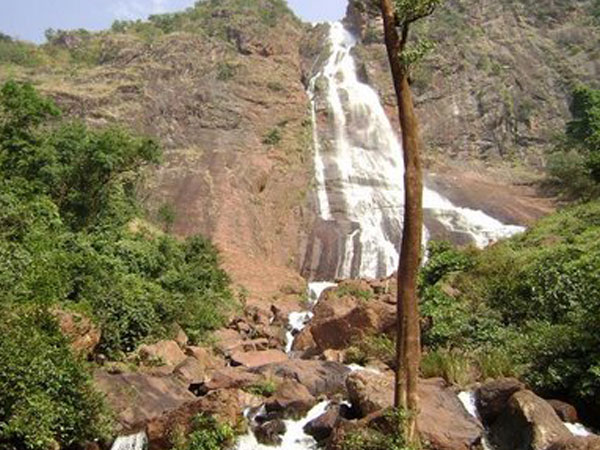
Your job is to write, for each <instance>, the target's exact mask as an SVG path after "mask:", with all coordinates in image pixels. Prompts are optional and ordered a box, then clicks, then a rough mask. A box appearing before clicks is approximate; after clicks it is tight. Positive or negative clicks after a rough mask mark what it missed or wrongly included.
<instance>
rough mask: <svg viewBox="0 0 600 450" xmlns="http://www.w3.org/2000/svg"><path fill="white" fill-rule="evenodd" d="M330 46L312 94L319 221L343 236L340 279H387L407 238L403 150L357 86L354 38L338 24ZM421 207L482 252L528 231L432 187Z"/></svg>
mask: <svg viewBox="0 0 600 450" xmlns="http://www.w3.org/2000/svg"><path fill="white" fill-rule="evenodd" d="M329 40H330V48H331V54H330V56H329V59H328V61H327V63H326V64H325V66H324V67H323V69H322V70H321V71H320V72H319V73H317V74H316V75H315V77H314V78H313V79H312V80H311V82H310V83H309V88H308V93H309V96H310V98H311V104H312V106H313V111H312V117H313V129H314V136H313V139H314V145H315V181H316V191H317V201H318V211H319V216H320V219H321V220H322V221H324V222H327V223H330V224H331V223H335V230H336V233H337V235H338V236H339V235H342V238H341V244H338V245H339V246H340V247H341V248H340V250H339V251H338V252H337V255H336V258H337V261H336V262H335V268H334V272H335V278H357V277H365V278H378V277H385V276H389V275H390V274H392V273H393V272H394V271H395V270H396V268H397V265H398V258H399V255H398V249H399V245H400V241H401V237H402V216H403V211H404V185H403V173H404V164H403V159H402V146H401V144H400V141H399V139H398V136H397V135H396V133H395V131H394V128H393V127H392V125H391V123H390V121H389V119H388V117H387V115H386V113H385V111H384V109H383V106H382V105H381V102H380V100H379V96H378V95H377V93H376V92H375V91H374V90H373V89H372V88H371V87H370V86H369V85H367V84H365V83H362V82H361V81H360V80H359V79H358V76H357V72H356V65H355V62H354V58H353V56H352V54H351V51H352V48H353V47H354V45H355V44H356V40H355V38H354V37H353V36H352V35H351V34H350V33H349V32H348V31H347V30H346V29H345V28H344V26H343V25H342V24H341V23H339V22H336V23H332V24H331V26H330V32H329ZM322 103H325V104H326V105H325V106H323V105H322ZM319 114H320V115H319ZM319 117H325V118H326V119H325V120H318V118H319ZM324 122H325V123H324ZM423 203H424V209H425V210H426V211H427V212H428V213H431V214H432V215H433V216H434V217H435V218H436V219H437V220H438V221H439V222H440V223H441V224H442V225H443V226H444V227H445V228H446V229H447V230H449V231H451V232H458V233H461V234H465V235H468V236H470V237H471V238H472V240H473V241H474V243H475V244H476V245H478V246H480V247H483V246H486V245H488V244H489V243H490V242H491V241H495V240H497V239H500V238H503V237H507V236H510V235H512V234H514V233H516V232H519V231H522V230H523V228H522V227H517V226H506V225H504V224H502V223H500V222H499V221H498V220H496V219H494V218H492V217H490V216H488V215H486V214H485V213H483V212H481V211H475V210H472V209H468V208H458V207H456V206H455V205H453V204H452V203H451V202H450V201H449V200H448V199H446V198H444V197H443V196H442V195H440V194H439V193H437V192H434V191H432V190H430V189H427V188H426V189H425V192H424V196H423ZM330 234H331V233H330ZM424 235H425V236H426V237H427V236H428V233H427V232H425V233H424ZM329 239H330V238H329ZM326 244H327V242H325V243H322V244H321V247H323V246H325V245H326ZM329 244H330V245H331V244H332V243H331V240H330V241H329Z"/></svg>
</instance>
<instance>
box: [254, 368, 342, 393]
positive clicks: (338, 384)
mask: <svg viewBox="0 0 600 450" xmlns="http://www.w3.org/2000/svg"><path fill="white" fill-rule="evenodd" d="M254 372H255V373H257V374H261V375H263V376H266V377H279V378H283V379H291V380H295V381H297V382H298V383H300V384H301V385H303V386H304V387H306V388H307V389H308V391H309V392H310V394H311V395H313V396H315V397H318V396H320V395H328V396H331V395H334V394H338V393H343V392H345V390H346V377H347V376H348V374H349V373H350V369H348V368H347V367H346V366H344V365H343V364H339V363H335V362H329V361H310V360H303V359H291V360H289V361H285V362H282V363H275V364H268V365H266V366H262V367H259V368H257V369H255V370H254Z"/></svg>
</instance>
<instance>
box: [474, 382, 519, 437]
mask: <svg viewBox="0 0 600 450" xmlns="http://www.w3.org/2000/svg"><path fill="white" fill-rule="evenodd" d="M523 389H525V385H524V384H523V383H521V382H520V381H519V380H517V379H515V378H501V379H499V380H493V381H490V382H488V383H484V384H483V385H482V386H480V387H479V388H478V389H477V390H476V391H475V404H476V406H477V411H478V412H479V415H480V416H481V420H482V421H483V423H484V424H485V425H486V426H487V425H491V424H492V423H494V421H495V420H496V419H497V418H498V416H499V415H500V414H501V413H502V411H503V410H504V409H505V408H506V404H507V403H508V400H509V399H510V398H511V397H512V395H513V394H514V393H515V392H518V391H521V390H523Z"/></svg>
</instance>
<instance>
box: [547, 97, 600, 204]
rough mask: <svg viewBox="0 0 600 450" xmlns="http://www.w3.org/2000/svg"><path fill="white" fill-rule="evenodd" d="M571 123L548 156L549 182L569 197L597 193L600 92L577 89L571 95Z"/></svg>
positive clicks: (599, 179)
mask: <svg viewBox="0 0 600 450" xmlns="http://www.w3.org/2000/svg"><path fill="white" fill-rule="evenodd" d="M571 113H572V115H573V119H572V120H571V121H570V122H569V123H567V128H566V131H565V135H564V137H563V138H562V139H561V140H560V141H559V142H558V144H557V145H556V146H555V148H554V149H553V151H552V153H551V155H550V156H549V161H548V165H547V172H548V175H549V176H550V179H551V180H552V181H553V182H554V183H555V184H557V185H558V186H559V187H560V188H561V190H562V191H563V193H565V194H567V195H568V196H570V197H576V198H577V197H579V198H586V199H590V198H594V197H597V196H598V194H599V193H600V90H595V89H591V88H589V87H587V86H579V87H577V88H576V89H575V90H574V91H573V102H572V104H571Z"/></svg>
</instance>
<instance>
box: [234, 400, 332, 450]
mask: <svg viewBox="0 0 600 450" xmlns="http://www.w3.org/2000/svg"><path fill="white" fill-rule="evenodd" d="M328 405H329V402H321V403H319V404H318V405H317V406H315V407H314V408H313V409H311V410H310V411H309V412H308V414H307V415H306V417H304V418H303V419H300V420H284V423H285V429H286V431H285V434H284V435H283V436H282V442H281V444H280V445H278V446H267V445H263V444H260V443H259V442H258V441H257V440H256V436H254V434H253V433H252V431H248V433H247V434H246V435H244V436H242V437H241V438H240V440H239V441H238V444H237V447H236V450H277V449H281V450H314V449H316V448H317V441H315V439H314V438H313V437H312V436H309V435H307V434H306V433H305V432H304V427H305V426H306V424H307V423H308V422H310V421H311V420H314V419H316V418H317V417H319V416H320V415H322V414H324V413H325V411H326V410H327V406H328Z"/></svg>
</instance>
